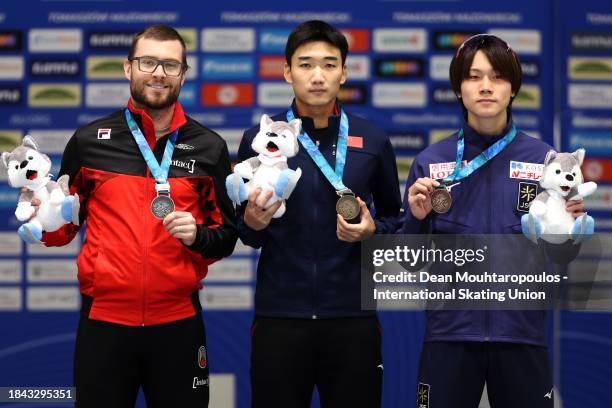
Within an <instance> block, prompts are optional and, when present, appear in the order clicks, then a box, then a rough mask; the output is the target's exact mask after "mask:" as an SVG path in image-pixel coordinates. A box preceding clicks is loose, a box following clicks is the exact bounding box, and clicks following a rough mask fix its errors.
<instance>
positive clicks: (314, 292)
mask: <svg viewBox="0 0 612 408" xmlns="http://www.w3.org/2000/svg"><path fill="white" fill-rule="evenodd" d="M313 174H314V179H315V180H314V181H315V182H314V192H315V197H316V195H317V194H316V193H317V190H318V189H319V172H318V171H317V169H315V171H314V172H313ZM312 208H313V216H314V218H313V222H312V226H313V227H314V228H316V222H317V217H318V215H319V212H318V211H317V206H316V205H313V206H312ZM312 236H314V234H313V235H312ZM316 245H317V243H316V241H315V242H313V252H315V253H314V254H313V255H314V256H313V262H312V318H313V319H316V318H317V259H318V258H317V254H316V252H317V248H316Z"/></svg>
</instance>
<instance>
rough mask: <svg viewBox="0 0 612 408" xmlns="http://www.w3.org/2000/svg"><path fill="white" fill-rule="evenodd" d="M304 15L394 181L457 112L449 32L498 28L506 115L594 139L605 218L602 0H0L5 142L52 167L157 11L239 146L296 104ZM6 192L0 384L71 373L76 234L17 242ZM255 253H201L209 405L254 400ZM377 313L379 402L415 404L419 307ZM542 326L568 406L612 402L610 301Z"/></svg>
mask: <svg viewBox="0 0 612 408" xmlns="http://www.w3.org/2000/svg"><path fill="white" fill-rule="evenodd" d="M606 3H607V4H606ZM313 18H317V19H323V20H326V21H328V22H330V23H332V24H334V25H336V26H338V27H340V28H341V29H342V30H343V31H344V32H345V34H346V35H347V37H348V39H349V43H350V49H351V52H350V58H349V60H348V61H347V63H348V66H349V81H348V83H347V85H346V86H345V87H344V88H343V90H342V91H341V94H340V99H341V100H342V102H343V103H344V104H345V106H346V107H347V110H350V111H352V112H354V113H356V114H359V115H362V116H364V117H367V118H369V119H370V120H372V121H374V122H375V123H376V124H378V125H379V126H380V127H382V128H384V129H385V130H386V131H387V132H388V134H389V135H390V137H391V139H392V143H393V145H394V146H395V148H396V152H397V156H398V171H399V177H400V181H401V182H402V183H403V182H405V179H406V176H407V174H408V170H409V168H410V164H411V163H412V159H413V158H414V156H415V155H416V154H417V153H418V152H419V151H420V150H421V149H423V148H424V147H425V146H427V145H428V144H430V143H434V142H435V141H437V140H440V139H441V138H443V137H445V136H448V135H449V134H450V133H452V132H453V131H454V130H455V129H456V128H457V127H458V126H459V125H460V123H461V112H460V110H459V109H458V107H457V104H456V102H455V97H454V95H453V94H452V91H451V89H450V86H449V83H448V65H449V63H450V59H451V57H452V55H453V53H454V50H455V49H456V47H458V46H459V44H461V42H463V40H464V39H466V38H467V37H469V36H471V35H473V34H476V33H481V32H489V33H493V34H498V35H500V36H501V37H503V38H504V39H506V40H507V41H508V43H509V44H510V45H511V46H512V47H513V48H514V49H515V51H516V52H517V53H518V54H519V56H520V58H521V60H522V63H523V72H524V85H523V87H522V90H521V92H520V94H519V95H518V96H517V98H516V100H515V102H514V120H515V121H516V123H517V125H518V126H519V127H520V128H521V129H523V130H525V131H526V132H527V133H529V134H530V135H532V136H534V137H539V138H542V139H544V140H545V141H547V142H548V143H550V144H552V145H554V146H555V147H557V148H558V149H564V150H569V149H575V148H577V147H580V146H584V147H586V148H587V157H588V160H587V162H586V163H585V174H586V176H587V178H588V179H590V180H595V181H597V182H598V183H599V184H600V188H599V190H598V192H597V194H595V196H593V197H591V198H590V199H589V200H588V201H587V208H589V209H590V210H593V215H595V216H596V217H597V222H598V229H599V231H600V232H602V233H606V232H610V231H612V161H611V160H612V159H611V155H612V5H611V4H609V2H604V1H597V0H583V1H581V2H571V3H570V2H562V1H560V0H541V1H527V0H515V1H513V2H506V3H500V2H492V1H483V0H473V1H467V0H456V1H450V2H449V1H363V2H354V1H352V2H348V1H336V2H333V3H330V2H326V1H323V0H311V1H309V2H308V4H307V5H306V4H305V3H295V4H291V3H288V2H280V1H260V2H256V3H254V2H249V1H246V0H242V1H235V2H231V3H227V2H214V3H213V2H187V1H174V2H167V1H147V2H146V4H145V3H144V2H142V3H141V2H134V1H124V0H116V1H52V0H48V1H44V0H41V1H33V0H29V1H14V0H8V1H7V0H4V1H2V2H1V3H0V147H1V149H2V151H4V150H10V149H12V147H13V146H15V145H16V144H17V143H19V140H20V139H21V137H22V136H23V135H25V134H31V135H33V136H34V137H35V138H36V139H37V140H38V141H39V143H40V144H41V146H42V149H43V150H44V151H45V152H46V153H48V154H49V155H50V156H51V157H52V159H53V161H54V171H55V173H57V170H58V166H59V160H60V158H61V153H62V151H63V148H64V145H65V144H66V142H67V140H68V138H69V137H70V136H71V135H72V133H73V132H74V129H75V128H77V127H79V126H82V125H84V124H86V123H89V122H90V121H92V120H95V119H97V118H98V117H101V116H103V115H106V114H107V113H109V112H111V111H113V110H115V109H118V108H120V107H122V106H124V104H125V102H126V101H127V99H128V97H129V87H128V85H127V81H126V80H125V79H124V78H123V73H122V68H121V67H122V61H123V58H124V57H125V55H126V53H127V49H128V47H129V44H130V43H131V36H132V35H133V34H134V33H135V32H137V31H139V30H140V29H142V28H143V27H144V26H146V25H149V24H153V23H166V24H170V25H172V26H174V27H176V28H178V29H180V32H181V33H182V34H183V35H184V37H185V39H186V40H187V44H188V55H189V65H190V66H191V69H190V71H189V76H188V80H187V82H186V83H185V87H184V89H183V91H182V94H181V102H182V103H183V105H184V106H185V109H186V111H187V112H188V113H189V114H190V115H191V116H193V117H194V118H195V119H197V120H199V121H200V122H202V123H203V124H204V125H206V126H208V127H211V128H213V129H215V130H216V131H217V132H219V133H220V134H221V135H222V136H223V137H224V138H225V139H226V140H227V142H228V145H229V147H230V151H231V153H232V154H233V155H235V152H236V149H237V146H238V143H239V142H240V138H241V135H242V131H243V130H244V129H246V128H248V127H250V126H252V124H253V123H255V122H256V121H257V120H258V119H259V116H260V115H261V114H262V113H269V114H272V113H276V112H279V111H281V110H283V109H284V108H286V107H287V106H288V105H289V103H290V101H291V88H290V87H289V86H288V85H286V84H285V83H284V81H283V79H282V65H283V61H284V60H283V58H284V57H283V51H284V44H285V40H286V37H287V35H288V33H289V32H290V30H291V29H292V28H293V27H294V26H295V25H296V24H298V23H300V22H302V21H305V20H308V19H313ZM402 188H403V185H402ZM16 201H17V191H16V190H14V189H12V188H11V187H9V186H8V185H7V183H6V174H5V173H0V386H11V385H17V386H51V385H57V386H64V385H69V384H71V382H72V353H73V349H74V338H75V328H76V323H77V310H78V308H79V302H80V300H79V294H78V285H77V281H76V265H75V262H74V258H75V256H76V254H77V253H78V251H79V249H80V242H78V241H75V242H74V243H73V244H71V245H69V246H67V247H64V248H53V249H45V248H40V247H27V248H26V247H25V245H23V244H22V243H21V242H20V241H19V239H18V237H17V234H16V233H15V230H16V228H17V227H18V222H17V220H16V219H15V217H14V215H13V212H14V208H15V204H16ZM604 239H607V238H605V237H604ZM604 242H608V243H609V242H612V241H611V240H609V239H607V240H606V241H604ZM608 252H609V250H608ZM256 259H257V253H256V252H255V251H252V250H250V249H248V248H246V247H244V246H241V245H239V247H238V248H237V250H236V253H235V254H234V255H233V256H232V257H231V258H230V259H227V260H224V261H223V262H221V263H218V264H216V265H214V266H213V267H211V270H210V273H209V276H208V277H207V279H206V280H205V282H204V284H205V288H204V290H203V291H202V294H201V297H202V300H203V303H204V305H205V312H204V318H205V321H206V325H207V331H208V344H209V360H210V366H211V370H212V373H213V374H215V376H214V377H213V379H212V387H213V389H212V392H213V401H214V403H213V406H218V407H232V406H236V407H247V406H248V405H249V385H248V367H249V328H250V323H251V320H252V302H253V301H252V295H253V290H254V277H255V265H256ZM604 262H607V263H606V264H605V265H608V266H612V264H610V261H609V260H606V261H604ZM608 270H610V268H608ZM380 319H381V322H382V326H383V331H384V359H385V379H384V406H385V407H400V406H411V405H412V404H413V403H414V398H415V390H416V385H415V379H416V367H417V361H418V355H419V350H420V342H421V338H422V332H423V317H422V314H421V313H418V312H412V313H410V312H392V311H383V312H381V313H380ZM549 326H550V336H549V338H550V345H551V357H552V359H553V362H554V368H555V382H556V385H557V387H558V389H559V391H560V393H561V399H562V401H563V406H565V407H610V406H612V391H611V389H612V387H611V385H612V383H611V380H610V378H612V369H611V368H610V367H612V317H611V315H610V314H609V313H584V312H568V311H564V312H556V313H552V314H551V319H550V325H549ZM296 369H299V367H296ZM139 404H141V405H142V399H141V400H139ZM1 406H10V405H3V404H2V403H0V407H1ZM143 406H144V405H143Z"/></svg>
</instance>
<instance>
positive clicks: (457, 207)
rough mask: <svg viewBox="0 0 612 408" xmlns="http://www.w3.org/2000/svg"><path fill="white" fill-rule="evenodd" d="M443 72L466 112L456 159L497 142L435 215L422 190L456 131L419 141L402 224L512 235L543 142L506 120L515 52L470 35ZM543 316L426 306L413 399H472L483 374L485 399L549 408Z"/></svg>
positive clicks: (459, 403)
mask: <svg viewBox="0 0 612 408" xmlns="http://www.w3.org/2000/svg"><path fill="white" fill-rule="evenodd" d="M450 77H451V84H452V86H453V90H454V91H455V93H456V95H457V97H458V99H459V101H460V103H461V105H462V108H463V111H464V116H465V119H466V122H465V123H464V125H463V126H462V129H461V130H460V132H461V133H462V138H463V141H464V146H465V151H464V153H463V158H462V159H463V161H464V162H463V163H464V165H467V164H469V163H470V162H472V161H474V162H477V161H478V160H482V159H479V158H478V156H479V155H480V154H481V153H482V152H484V151H488V152H492V151H493V150H499V148H501V150H500V151H499V153H498V154H497V155H495V156H494V157H493V158H492V159H490V160H488V161H485V162H484V163H483V165H482V166H481V167H480V168H478V169H476V170H475V171H474V172H473V173H471V174H469V176H468V177H466V178H463V179H456V180H454V181H449V182H448V183H445V184H446V185H447V189H448V190H450V195H451V197H452V206H451V208H450V210H449V211H448V212H446V213H440V214H436V213H435V212H433V211H432V200H431V194H432V193H433V192H434V190H435V189H436V187H440V182H439V179H445V178H447V177H449V174H452V173H453V171H454V166H455V161H456V158H457V151H458V143H459V140H460V139H461V138H460V137H459V136H458V134H459V133H460V132H458V133H455V134H454V135H452V136H450V137H449V138H447V139H444V140H442V141H441V142H439V143H436V144H434V145H432V146H429V147H428V148H426V149H425V150H423V151H422V152H421V153H420V154H419V155H418V156H417V157H416V159H415V161H414V163H413V165H412V168H411V170H410V174H409V177H408V181H407V188H406V197H405V200H404V205H403V208H404V210H405V220H404V224H403V227H402V228H401V232H402V233H404V234H418V233H433V234H518V233H520V232H521V216H522V215H523V214H525V213H527V212H528V210H529V204H530V202H531V201H532V200H533V199H534V198H535V196H536V195H537V193H538V188H539V185H538V179H539V177H540V174H539V173H540V172H541V168H542V166H541V164H542V163H543V161H544V157H545V155H546V153H547V152H548V151H549V150H550V149H551V147H550V146H549V145H547V144H546V143H544V142H542V141H540V140H537V139H534V138H532V137H530V136H528V135H526V134H525V133H523V132H520V131H518V132H516V131H515V129H514V124H513V122H512V118H511V115H510V113H511V104H512V99H513V98H514V96H516V94H517V92H518V90H519V88H520V86H521V79H522V73H521V68H520V62H519V60H518V57H517V55H516V54H515V53H514V51H512V49H511V48H510V47H509V46H508V45H507V44H506V43H505V42H504V41H503V40H501V39H499V38H497V37H495V36H492V35H477V36H474V37H472V38H470V39H468V40H467V41H466V42H465V43H464V44H463V45H462V46H461V47H460V48H459V49H458V51H457V53H456V55H455V56H454V58H453V60H452V62H451V66H450ZM466 167H469V166H466ZM450 178H452V176H451V177H450ZM583 208H584V205H583V203H582V202H570V203H568V207H567V210H568V211H569V212H572V213H573V215H574V216H575V217H578V216H579V215H581V214H582V209H583ZM545 324H546V311H544V310H530V311H517V310H430V311H428V312H427V327H426V333H425V339H424V344H423V349H422V352H421V359H420V366H419V385H418V390H417V393H418V395H417V407H419V408H420V407H427V408H451V407H452V408H476V407H477V406H478V404H479V401H480V397H481V394H482V390H483V386H484V384H485V382H486V384H487V390H488V396H489V400H490V402H491V406H492V407H494V408H498V407H508V408H515V407H530V408H531V407H535V408H537V407H551V408H552V406H553V400H552V387H553V384H552V378H551V370H550V368H549V363H548V354H547V349H546V339H545Z"/></svg>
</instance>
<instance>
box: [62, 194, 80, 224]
mask: <svg viewBox="0 0 612 408" xmlns="http://www.w3.org/2000/svg"><path fill="white" fill-rule="evenodd" d="M80 209H81V204H80V202H79V196H78V194H75V195H71V196H68V197H66V198H64V201H63V202H62V217H63V218H64V219H65V220H66V222H71V223H73V224H74V225H79V210H80Z"/></svg>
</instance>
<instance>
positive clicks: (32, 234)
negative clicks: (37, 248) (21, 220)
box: [17, 222, 42, 244]
mask: <svg viewBox="0 0 612 408" xmlns="http://www.w3.org/2000/svg"><path fill="white" fill-rule="evenodd" d="M17 233H18V234H19V236H20V237H21V239H22V240H23V241H24V242H25V243H26V244H40V243H41V242H40V240H41V239H42V230H41V229H40V228H38V227H37V226H36V225H34V224H33V223H31V222H28V223H26V224H23V225H22V226H21V227H19V229H18V230H17Z"/></svg>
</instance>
